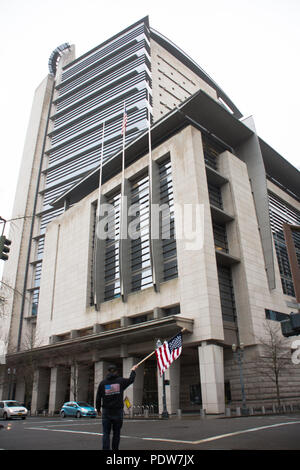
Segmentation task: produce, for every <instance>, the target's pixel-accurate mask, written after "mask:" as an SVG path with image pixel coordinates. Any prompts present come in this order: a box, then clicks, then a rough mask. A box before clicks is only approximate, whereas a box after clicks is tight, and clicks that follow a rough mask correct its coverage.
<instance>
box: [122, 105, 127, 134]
mask: <svg viewBox="0 0 300 470" xmlns="http://www.w3.org/2000/svg"><path fill="white" fill-rule="evenodd" d="M126 126H127V109H126V104H125V103H124V113H123V122H122V135H124V134H125V132H126Z"/></svg>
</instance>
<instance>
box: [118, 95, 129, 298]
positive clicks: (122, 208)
mask: <svg viewBox="0 0 300 470" xmlns="http://www.w3.org/2000/svg"><path fill="white" fill-rule="evenodd" d="M126 126H127V110H126V102H125V101H124V108H123V120H122V135H123V148H122V180H121V200H120V235H119V258H120V262H119V269H120V290H121V298H122V300H123V301H124V273H123V266H122V256H121V251H122V246H123V242H122V240H123V239H124V238H125V237H126V233H125V234H124V232H125V230H126V232H127V226H125V225H124V223H125V210H127V207H125V202H124V195H125V143H126ZM126 220H127V218H126Z"/></svg>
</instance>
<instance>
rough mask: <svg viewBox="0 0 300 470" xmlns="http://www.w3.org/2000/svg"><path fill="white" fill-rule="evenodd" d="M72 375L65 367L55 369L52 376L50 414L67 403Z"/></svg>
mask: <svg viewBox="0 0 300 470" xmlns="http://www.w3.org/2000/svg"><path fill="white" fill-rule="evenodd" d="M69 380H70V373H69V371H68V370H66V368H65V367H53V368H52V369H51V376H50V393H49V414H50V415H53V414H54V413H55V411H58V410H60V408H61V406H62V405H63V404H64V402H65V398H66V391H67V389H68V385H69Z"/></svg>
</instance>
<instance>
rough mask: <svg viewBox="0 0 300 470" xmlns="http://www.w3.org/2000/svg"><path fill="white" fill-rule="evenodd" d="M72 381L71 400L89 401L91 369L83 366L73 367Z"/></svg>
mask: <svg viewBox="0 0 300 470" xmlns="http://www.w3.org/2000/svg"><path fill="white" fill-rule="evenodd" d="M70 380H71V382H70V400H74V401H87V400H88V383H89V369H88V368H87V367H86V366H83V365H81V364H76V365H72V367H71V377H70Z"/></svg>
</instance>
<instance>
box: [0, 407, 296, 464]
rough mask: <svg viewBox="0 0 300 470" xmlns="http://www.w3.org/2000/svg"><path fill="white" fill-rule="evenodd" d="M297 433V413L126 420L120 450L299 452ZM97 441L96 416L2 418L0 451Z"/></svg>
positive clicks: (91, 445) (96, 445)
mask: <svg viewBox="0 0 300 470" xmlns="http://www.w3.org/2000/svg"><path fill="white" fill-rule="evenodd" d="M299 436H300V415H299V414H286V415H273V416H271V415H270V416H249V417H239V418H209V417H207V418H204V419H203V418H202V419H201V418H200V417H199V416H194V417H188V418H186V417H183V418H181V419H179V418H170V419H168V420H161V419H160V420H158V419H148V420H139V419H125V420H124V424H123V428H122V432H121V445H120V450H125V451H129V450H130V451H135V450H136V451H142V450H147V451H151V450H165V451H178V452H179V451H184V450H190V451H199V450H300V439H299ZM101 439H102V424H101V419H99V418H97V419H89V418H87V419H85V418H81V419H68V418H65V419H62V418H60V417H53V418H48V417H46V418H45V417H28V418H27V419H26V420H24V421H22V420H10V421H3V420H0V449H1V450H101ZM178 452H177V453H178ZM133 455H134V452H133ZM154 463H155V462H154Z"/></svg>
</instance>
